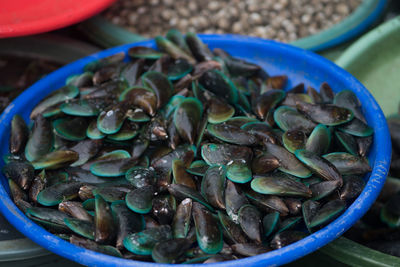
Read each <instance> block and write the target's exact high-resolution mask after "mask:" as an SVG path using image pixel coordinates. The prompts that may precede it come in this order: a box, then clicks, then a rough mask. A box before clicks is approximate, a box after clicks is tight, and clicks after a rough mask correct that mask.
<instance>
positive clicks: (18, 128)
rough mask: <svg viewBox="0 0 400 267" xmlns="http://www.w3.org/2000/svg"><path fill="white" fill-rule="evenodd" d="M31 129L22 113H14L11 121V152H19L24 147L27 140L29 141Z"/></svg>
mask: <svg viewBox="0 0 400 267" xmlns="http://www.w3.org/2000/svg"><path fill="white" fill-rule="evenodd" d="M28 138H29V130H28V126H27V125H26V123H25V121H24V119H23V118H22V117H21V116H20V115H14V117H13V119H12V121H11V130H10V142H9V149H10V153H12V154H18V153H20V152H21V151H22V150H23V149H24V148H25V144H26V142H28Z"/></svg>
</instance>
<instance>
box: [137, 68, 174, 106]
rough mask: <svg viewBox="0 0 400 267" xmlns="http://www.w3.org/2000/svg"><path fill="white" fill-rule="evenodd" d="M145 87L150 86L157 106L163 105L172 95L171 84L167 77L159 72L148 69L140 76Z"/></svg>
mask: <svg viewBox="0 0 400 267" xmlns="http://www.w3.org/2000/svg"><path fill="white" fill-rule="evenodd" d="M141 79H142V83H143V85H144V86H145V87H147V88H150V89H151V90H152V91H153V92H154V93H155V95H156V97H157V108H160V107H163V106H164V105H165V104H166V103H167V102H168V100H169V99H170V97H171V96H172V92H173V86H172V83H171V82H170V81H169V80H168V77H167V76H165V75H164V74H162V73H161V72H156V71H148V72H146V73H145V74H143V75H142V77H141Z"/></svg>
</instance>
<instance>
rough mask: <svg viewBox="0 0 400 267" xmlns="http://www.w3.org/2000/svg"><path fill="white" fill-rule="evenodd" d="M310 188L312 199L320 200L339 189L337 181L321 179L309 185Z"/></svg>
mask: <svg viewBox="0 0 400 267" xmlns="http://www.w3.org/2000/svg"><path fill="white" fill-rule="evenodd" d="M310 189H311V191H312V200H320V199H322V198H325V197H326V196H328V195H330V194H332V193H333V192H334V191H335V190H336V189H339V181H336V180H333V181H322V182H320V183H315V184H312V185H310Z"/></svg>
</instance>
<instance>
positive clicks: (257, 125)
mask: <svg viewBox="0 0 400 267" xmlns="http://www.w3.org/2000/svg"><path fill="white" fill-rule="evenodd" d="M229 123H231V122H229ZM240 128H242V129H243V130H246V131H247V132H248V133H250V134H252V135H254V136H255V137H257V138H258V139H259V140H260V141H261V142H262V143H267V142H270V143H273V144H277V143H279V139H278V136H277V135H276V134H275V132H274V131H273V129H272V128H271V127H270V126H268V124H267V123H265V122H259V121H253V122H248V123H245V124H243V125H242V126H241V127H240Z"/></svg>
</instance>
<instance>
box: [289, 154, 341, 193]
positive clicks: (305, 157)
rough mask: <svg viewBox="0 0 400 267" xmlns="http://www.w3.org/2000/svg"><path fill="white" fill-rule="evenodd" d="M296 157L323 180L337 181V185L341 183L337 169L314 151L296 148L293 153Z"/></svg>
mask: <svg viewBox="0 0 400 267" xmlns="http://www.w3.org/2000/svg"><path fill="white" fill-rule="evenodd" d="M295 155H296V157H297V158H298V159H299V160H300V161H301V162H303V163H304V164H305V165H307V167H308V168H310V169H311V170H312V171H313V172H314V173H315V174H316V175H317V176H319V177H321V178H322V179H324V180H327V181H332V180H337V181H339V186H341V185H342V182H343V181H342V176H341V174H340V173H339V171H338V169H337V168H336V167H335V165H333V164H332V163H331V162H330V161H328V160H327V159H325V158H323V157H320V156H318V155H317V154H315V153H314V152H311V151H307V150H304V149H303V150H297V151H296V153H295Z"/></svg>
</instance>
